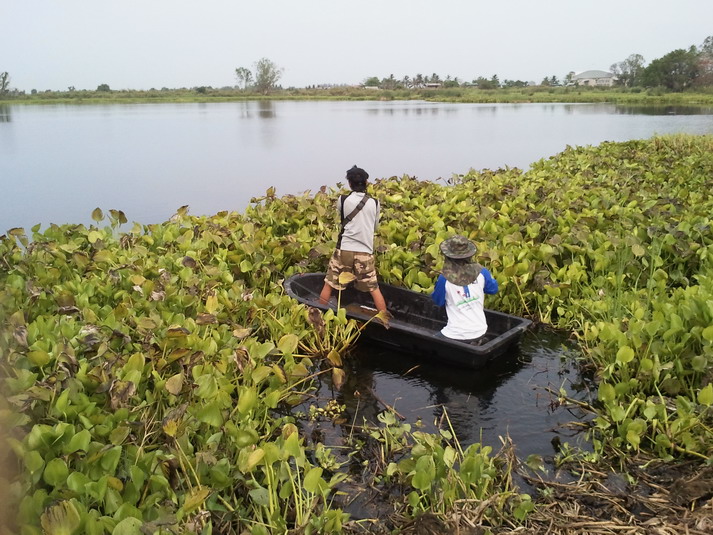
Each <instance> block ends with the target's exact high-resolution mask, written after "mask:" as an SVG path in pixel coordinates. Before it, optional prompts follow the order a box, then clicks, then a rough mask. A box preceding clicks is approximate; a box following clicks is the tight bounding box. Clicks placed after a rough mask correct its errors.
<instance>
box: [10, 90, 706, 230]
mask: <svg viewBox="0 0 713 535" xmlns="http://www.w3.org/2000/svg"><path fill="white" fill-rule="evenodd" d="M676 132H688V133H694V134H704V133H713V109H711V108H707V109H697V108H655V109H651V108H646V109H637V108H624V107H616V106H614V105H609V104H455V103H430V102H416V101H409V102H378V101H373V102H331V101H325V102H290V101H275V102H271V101H259V102H258V101H256V102H235V103H213V104H210V103H209V104H205V103H192V104H191V103H189V104H114V105H42V106H23V105H19V106H18V105H12V106H8V105H4V106H0V185H1V186H2V195H0V233H1V232H4V231H6V230H8V229H10V228H12V227H17V226H21V227H25V228H27V229H29V228H30V227H31V226H33V225H35V224H37V223H40V224H42V225H43V228H44V227H46V226H47V225H48V224H49V223H90V222H91V217H90V214H91V212H92V210H93V209H94V208H96V207H101V208H102V209H104V210H105V211H106V210H108V209H111V208H113V209H117V210H122V211H124V212H125V214H126V216H127V218H128V219H129V221H138V222H140V223H144V224H146V223H157V222H161V221H165V220H166V219H168V218H169V217H170V216H171V215H172V214H173V213H174V212H175V211H176V209H177V208H179V207H180V206H183V205H189V206H190V213H192V214H196V215H210V214H214V213H216V212H218V211H221V210H237V211H241V210H243V209H244V208H245V207H246V206H247V205H248V203H249V202H250V199H251V198H252V197H255V196H260V195H262V194H264V192H265V190H266V189H267V188H268V187H270V186H275V187H276V188H277V193H278V195H283V194H287V193H301V192H303V191H306V190H310V191H312V192H314V191H316V190H317V189H319V188H320V187H321V186H323V185H327V186H334V185H336V184H337V182H344V173H345V171H346V169H348V168H349V167H351V166H352V165H354V164H358V165H359V166H361V167H364V168H365V169H366V170H367V171H368V172H369V173H370V174H371V177H372V178H381V177H389V176H394V175H396V176H402V175H404V174H408V175H410V176H416V177H418V178H421V179H427V180H436V179H438V178H441V177H442V178H449V177H451V176H452V175H453V174H454V173H456V174H462V173H466V172H467V171H468V170H469V169H471V168H474V169H483V168H491V169H497V168H500V167H505V166H509V167H520V168H523V169H526V168H527V167H528V166H529V165H530V164H531V163H532V162H534V161H537V160H539V159H540V158H547V157H550V156H552V155H554V154H556V153H558V152H560V151H562V150H563V149H564V148H565V147H566V146H567V145H594V144H598V143H600V142H602V141H605V140H609V141H623V140H628V139H635V138H648V137H650V136H652V135H654V134H666V133H676Z"/></svg>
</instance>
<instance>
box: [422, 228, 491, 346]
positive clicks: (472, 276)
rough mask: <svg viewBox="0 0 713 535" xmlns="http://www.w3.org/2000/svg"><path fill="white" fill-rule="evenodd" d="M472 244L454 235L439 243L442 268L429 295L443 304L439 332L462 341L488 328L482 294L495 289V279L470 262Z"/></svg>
mask: <svg viewBox="0 0 713 535" xmlns="http://www.w3.org/2000/svg"><path fill="white" fill-rule="evenodd" d="M475 251H476V248H475V244H474V243H472V242H471V241H470V240H468V238H466V237H465V236H460V235H455V236H453V237H451V238H449V239H447V240H445V241H443V242H442V243H441V252H442V253H443V256H445V259H444V261H443V272H442V274H441V275H439V276H438V280H437V281H436V286H435V288H434V289H433V293H432V294H431V298H432V299H433V301H434V302H435V303H436V304H437V305H438V306H444V305H445V307H446V315H447V316H448V323H447V324H446V326H445V327H444V328H443V329H441V332H440V333H439V335H442V336H445V337H447V338H452V339H454V340H459V341H461V342H471V341H473V340H475V339H477V338H480V337H481V336H483V335H484V334H485V332H486V331H487V330H488V324H487V322H486V320H485V311H484V307H483V301H484V298H485V295H484V294H495V293H497V292H498V281H496V280H495V279H494V278H493V276H492V275H491V274H490V271H488V270H487V269H485V268H484V267H483V266H481V265H480V264H478V263H474V262H471V258H472V257H473V255H475Z"/></svg>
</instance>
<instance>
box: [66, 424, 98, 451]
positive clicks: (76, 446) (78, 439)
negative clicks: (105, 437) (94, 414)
mask: <svg viewBox="0 0 713 535" xmlns="http://www.w3.org/2000/svg"><path fill="white" fill-rule="evenodd" d="M91 440H92V434H91V433H90V432H89V431H87V430H86V429H82V430H81V431H80V432H79V433H76V434H75V435H74V436H73V437H72V438H71V440H70V441H69V443H68V444H67V445H66V446H65V448H64V453H74V452H75V451H79V450H82V451H87V448H88V447H89V443H90V442H91Z"/></svg>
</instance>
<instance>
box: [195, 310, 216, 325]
mask: <svg viewBox="0 0 713 535" xmlns="http://www.w3.org/2000/svg"><path fill="white" fill-rule="evenodd" d="M211 323H218V318H216V317H215V314H206V313H201V314H198V316H196V324H197V325H209V324H211Z"/></svg>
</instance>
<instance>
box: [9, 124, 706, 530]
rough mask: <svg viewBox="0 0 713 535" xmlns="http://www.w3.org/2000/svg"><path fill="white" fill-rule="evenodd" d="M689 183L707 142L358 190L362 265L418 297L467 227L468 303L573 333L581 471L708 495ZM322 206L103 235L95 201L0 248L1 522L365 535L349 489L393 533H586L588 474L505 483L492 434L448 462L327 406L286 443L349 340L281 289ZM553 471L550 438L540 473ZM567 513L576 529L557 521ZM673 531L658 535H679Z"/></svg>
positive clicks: (327, 201)
mask: <svg viewBox="0 0 713 535" xmlns="http://www.w3.org/2000/svg"><path fill="white" fill-rule="evenodd" d="M711 192H713V138H711V137H706V136H701V137H695V136H673V137H660V138H653V139H650V140H642V141H630V142H626V143H603V144H601V145H599V146H598V147H578V148H567V149H566V150H565V151H563V152H562V153H561V154H558V155H556V156H554V157H552V158H550V159H548V160H541V161H540V162H537V163H536V164H534V165H533V166H532V167H531V169H530V170H528V171H527V172H522V171H521V170H519V169H500V170H496V171H490V170H484V171H480V172H475V171H472V172H470V173H468V174H466V175H462V176H454V177H453V178H452V179H451V180H449V181H447V182H446V183H443V184H441V183H436V182H427V181H420V180H415V179H413V178H409V177H407V176H404V177H402V178H398V177H393V178H389V179H384V180H379V181H377V182H376V184H374V186H373V191H372V194H373V195H374V196H375V197H377V198H379V199H380V201H381V202H382V210H383V215H382V224H381V226H380V229H379V233H378V235H377V237H376V243H375V245H376V250H377V255H378V259H377V266H378V269H379V276H380V278H381V279H382V280H384V281H385V282H388V283H391V284H401V285H404V286H407V287H409V288H412V289H414V290H417V291H423V292H428V291H430V290H431V289H432V285H433V281H434V280H435V276H436V274H437V272H438V269H439V268H440V265H439V262H440V255H439V253H438V244H439V243H440V241H442V240H443V239H445V238H446V237H448V236H450V235H452V234H453V233H456V232H457V233H460V234H464V235H466V236H467V237H468V238H469V239H471V240H473V241H474V242H475V243H476V244H477V245H478V249H479V251H482V255H481V256H482V257H483V261H484V262H486V263H487V264H488V266H489V268H491V271H492V272H493V274H494V276H495V277H496V278H497V279H498V283H499V285H500V292H499V293H498V295H497V296H494V298H493V301H491V306H492V307H493V308H497V309H500V310H503V311H506V312H509V313H514V314H517V315H527V316H529V317H531V318H533V319H534V320H536V321H538V322H541V323H545V324H550V325H552V326H554V327H557V328H560V329H566V330H568V331H570V332H572V333H573V335H574V336H576V337H577V338H578V339H579V341H580V343H581V345H582V347H583V348H584V350H585V357H586V361H585V362H583V365H587V366H590V367H591V368H592V369H594V370H595V371H596V373H597V377H598V379H599V389H598V399H597V400H596V402H595V403H593V405H592V406H591V407H589V409H590V410H592V411H594V412H595V413H596V417H595V418H594V419H593V423H592V424H591V426H590V427H589V429H588V433H589V437H590V439H591V441H592V443H593V446H594V451H593V452H592V453H588V454H587V457H586V459H584V458H582V460H581V461H580V462H581V463H584V462H585V461H586V463H587V468H586V472H587V473H589V474H590V475H591V474H594V475H596V473H598V472H597V470H598V468H597V466H600V464H602V463H606V465H607V466H609V467H612V470H614V469H616V470H617V471H619V472H621V473H623V474H624V475H623V476H621V477H625V478H629V480H630V479H632V478H638V479H641V480H644V479H645V478H646V477H649V476H647V475H646V474H649V472H647V471H646V467H647V466H648V467H649V468H651V467H658V466H684V465H685V466H686V467H687V472H686V477H687V478H688V479H685V478H684V479H683V480H682V481H699V482H700V481H709V479H710V478H707V477H705V474H706V472H705V470H707V469H706V468H705V466H706V464H707V463H709V462H710V460H711V458H713V409H711V405H713V383H712V379H713V377H712V375H711V369H712V368H711V364H712V363H713V267H712V264H711V262H712V261H713V234H712V233H711V220H710V214H711V213H713V196H712V194H711ZM336 193H337V192H336V191H327V190H326V189H323V190H321V191H319V192H317V193H316V194H314V195H312V194H310V193H306V194H303V195H286V196H284V197H280V198H278V197H277V196H276V195H275V191H274V189H272V188H271V189H269V190H268V191H267V192H266V195H265V196H264V197H262V198H258V199H253V201H252V202H251V205H250V206H249V207H248V208H247V209H246V210H245V212H244V213H240V214H239V213H228V212H221V213H219V214H216V215H215V216H212V217H193V216H190V215H188V209H187V207H182V208H181V209H179V210H178V212H177V213H176V215H175V216H174V217H172V218H171V220H170V221H167V222H165V223H163V224H159V225H143V226H142V225H139V224H134V225H133V226H132V227H131V228H130V229H127V230H123V229H122V227H123V225H126V224H127V221H126V216H125V215H124V214H123V213H122V212H120V211H118V210H111V211H109V215H108V224H107V219H105V214H104V213H103V212H102V211H101V210H98V209H97V210H95V212H94V213H93V217H94V220H95V222H96V225H91V226H89V227H85V226H83V225H63V226H57V225H52V226H50V227H49V228H48V229H46V230H44V231H43V232H40V229H39V227H35V228H34V229H32V230H31V232H30V233H29V234H28V233H26V231H25V230H24V229H12V230H11V231H9V232H8V233H7V235H5V236H2V237H0V320H1V321H2V323H1V325H0V350H1V355H0V372H1V374H2V379H1V383H0V384H1V389H2V393H3V397H2V398H0V403H1V404H2V405H0V426H1V427H2V428H3V429H5V430H6V434H7V436H6V437H4V441H5V444H6V445H7V447H4V448H0V452H1V453H0V456H2V458H1V459H0V465H2V466H7V467H8V468H7V473H6V474H4V480H3V481H0V487H2V488H5V489H8V490H7V491H6V493H7V494H8V495H7V497H6V499H5V501H6V503H11V504H13V507H12V509H14V510H16V511H17V518H16V519H14V520H12V522H11V524H10V526H9V527H8V531H7V532H8V533H9V532H20V533H23V534H28V535H32V534H39V533H42V532H43V531H44V532H45V533H88V534H94V533H96V534H101V533H119V534H124V533H127V534H133V533H186V532H187V533H211V532H214V533H236V534H237V533H245V532H249V533H254V534H258V535H259V534H268V533H287V532H293V533H302V532H304V533H339V532H359V531H360V530H372V532H373V530H376V529H377V528H376V527H375V526H377V522H376V519H372V520H374V521H373V522H372V521H370V519H351V518H350V516H349V515H348V514H347V513H346V512H345V511H344V509H343V508H342V507H340V504H341V503H344V492H345V491H344V490H343V489H345V488H348V486H349V485H356V484H362V485H366V486H368V487H369V488H371V489H374V490H376V491H378V493H379V494H380V495H382V499H383V500H384V504H385V506H386V507H388V511H385V512H384V514H386V515H387V516H388V517H389V519H390V520H389V526H391V528H392V529H401V530H402V531H404V532H415V531H414V529H415V528H414V526H416V525H417V524H416V523H414V522H416V521H419V522H421V524H418V525H421V526H429V525H430V526H431V527H432V528H433V530H432V531H434V532H438V530H439V529H440V530H441V531H442V530H443V529H459V528H463V529H466V528H468V529H475V528H476V527H477V528H478V529H483V530H485V529H487V530H490V531H491V532H498V531H500V532H505V531H507V530H510V529H516V528H517V527H518V526H524V527H527V526H528V525H531V526H532V527H537V526H539V527H540V528H541V527H542V526H544V525H545V523H546V520H543V518H544V517H543V515H545V517H546V516H547V515H548V514H549V515H550V516H549V522H550V523H551V524H550V525H551V526H552V527H553V529H554V528H557V529H559V530H560V532H562V533H564V532H566V530H567V529H570V530H575V529H579V528H581V530H580V532H584V529H585V527H584V526H585V525H586V529H589V530H590V532H596V529H599V528H602V529H601V532H602V533H603V532H605V531H604V528H605V526H604V524H602V522H604V520H602V519H601V517H593V516H591V515H589V516H587V514H586V513H585V512H583V511H584V509H583V508H585V507H586V503H584V502H583V501H582V500H580V499H578V497H577V496H578V495H579V494H585V493H588V494H590V495H594V493H595V486H596V485H597V484H598V483H597V478H596V477H593V478H582V479H581V480H580V482H579V483H580V484H581V485H580V486H575V485H574V484H573V483H567V484H566V485H562V486H557V485H556V484H554V483H552V484H550V483H548V482H547V481H544V480H543V482H542V483H537V484H536V486H537V488H539V489H541V491H540V495H539V496H532V497H531V496H530V495H528V494H526V493H523V492H521V491H519V490H518V489H517V488H516V486H515V485H514V483H513V480H512V473H513V472H514V471H516V470H520V471H525V472H526V471H527V470H526V469H525V467H523V466H521V465H520V463H519V462H518V460H517V459H515V458H514V456H513V454H512V451H511V449H510V448H508V447H507V441H506V446H505V447H504V448H503V450H502V451H500V452H492V451H490V449H489V448H487V447H482V446H481V445H479V444H473V445H470V446H468V447H461V445H460V443H459V441H458V437H456V436H455V434H454V433H453V432H452V430H449V429H448V427H447V426H445V427H444V428H443V429H441V432H440V433H438V434H428V433H423V432H421V431H418V430H412V429H411V426H410V424H409V423H406V422H402V421H400V420H399V418H398V417H399V415H398V414H397V413H395V412H393V411H390V410H388V408H387V410H385V411H384V412H383V413H381V415H380V418H379V422H378V425H367V424H366V423H364V425H362V422H342V421H341V420H340V411H339V406H338V405H337V404H336V403H329V402H328V403H327V405H325V406H323V407H317V406H315V407H314V409H312V410H311V411H310V416H309V417H310V418H312V419H324V418H329V419H330V420H331V421H332V422H334V424H335V425H344V426H347V429H349V430H350V431H349V432H348V433H345V436H347V437H348V438H346V439H345V441H344V443H343V444H339V445H334V444H324V443H322V442H321V441H320V440H319V437H318V436H312V435H310V436H308V433H307V429H308V427H309V426H308V425H305V421H303V419H302V418H300V417H299V415H298V414H296V412H295V410H294V408H295V407H297V406H298V405H303V404H304V403H306V402H309V400H310V399H311V398H312V396H313V395H314V392H315V390H316V384H317V382H319V381H328V382H330V383H331V384H332V388H333V389H335V390H339V388H340V387H341V386H342V383H343V381H344V371H343V369H342V368H341V364H342V361H343V359H345V358H349V354H348V350H349V347H350V346H351V344H353V343H354V341H355V340H356V339H357V338H358V334H359V332H360V329H361V328H362V326H360V325H358V324H356V323H354V322H353V321H352V320H348V319H347V318H346V317H345V316H344V314H343V311H338V312H337V313H327V314H325V315H321V314H316V313H315V311H314V310H309V309H307V308H305V307H304V306H303V305H300V304H298V303H296V302H295V301H293V300H292V299H290V298H289V297H288V296H287V295H286V294H285V292H284V291H283V289H282V286H281V282H282V280H284V278H285V277H287V276H289V275H291V274H293V273H297V272H304V271H323V270H324V268H325V267H326V264H327V261H328V255H329V253H330V252H331V250H332V248H333V247H334V238H335V229H336V221H334V214H333V202H334V201H333V199H334V195H336ZM561 402H562V403H568V398H567V395H566V392H562V393H561ZM446 421H447V419H446ZM337 447H339V448H346V450H348V451H349V452H350V455H349V456H348V457H349V459H350V460H349V461H347V462H346V463H342V462H341V461H338V460H337V456H336V455H335V453H334V449H335V448H337ZM341 458H343V456H341V455H340V456H339V459H341ZM573 458H578V457H577V455H576V453H573V452H572V451H570V450H569V449H568V448H567V445H566V444H565V445H563V446H562V448H561V450H560V457H559V462H560V465H561V467H567V466H572V462H571V461H572V459H573ZM633 459H637V460H638V459H647V460H646V461H642V463H641V464H636V463H635V462H634V461H632V460H633ZM575 464H576V463H575ZM576 466H579V468H576V467H575V468H572V470H574V471H575V472H576V471H577V470H580V473H582V474H584V473H585V470H583V469H582V468H581V466H583V465H581V464H579V465H576ZM527 473H529V474H530V476H529V477H531V478H532V477H534V476H532V473H531V472H527ZM357 474H359V475H358V476H357ZM538 477H539V476H538ZM696 478H698V479H696ZM533 481H534V479H533ZM548 485H549V486H548ZM651 488H653V489H654V491H655V492H659V491H660V490H661V489H660V488H659V487H656V486H654V484H653V483H652V486H651ZM701 488H702V489H703V490H702V491H701V492H700V493H698V494H696V495H693V494H690V495H688V494H687V495H686V496H683V494H682V493H679V494H678V495H677V498H676V500H678V501H676V500H673V501H674V502H675V503H674V505H672V506H670V507H669V508H668V509H666V510H667V511H668V513H666V512H665V511H664V512H662V513H661V515H663V516H662V517H661V518H663V520H662V522H666V519H667V518H669V517H671V518H673V517H674V516H675V514H678V513H680V512H681V511H682V509H681V507H685V508H686V510H687V511H694V510H696V508H698V507H704V506H705V505H704V504H705V500H710V497H711V494H713V491H711V489H710V487H705V485H703V486H701ZM706 489H707V490H706ZM660 495H662V493H661V492H659V494H657V495H656V496H660ZM383 496H386V498H383ZM682 496H683V497H682ZM665 499H667V500H668V499H669V497H668V496H666V497H665ZM657 500H658V498H657ZM649 501H650V500H649ZM608 503H614V502H608ZM538 504H539V505H538ZM676 504H678V505H676ZM612 507H614V508H615V509H616V510H617V511H619V513H621V514H619V513H617V514H616V515H614V514H612V515H611V516H610V518H609V519H608V521H610V522H616V519H623V518H629V520H631V519H632V518H634V516H635V515H631V516H630V517H627V516H626V514H627V513H626V511H628V512H629V513H631V511H632V510H633V509H632V508H634V507H647V508H648V509H650V510H652V511H656V509H655V507H653V506H652V505H651V503H649V502H646V503H644V501H643V500H639V501H638V502H637V501H636V500H633V501H631V500H630V501H628V502H627V501H625V500H620V501H617V502H616V504H615V505H612ZM662 507H663V506H662ZM666 507H668V506H666ZM575 509H576V510H575ZM660 511H663V509H660ZM580 513H581V514H582V517H583V518H584V517H585V516H587V520H586V522H588V523H585V524H581V525H580V526H579V527H577V526H575V525H574V524H573V523H572V522H575V523H576V521H575V520H572V521H571V522H570V523H569V524H566V523H564V524H559V523H558V516H557V515H565V514H567V515H574V517H575V518H576V517H577V515H579V514H580ZM649 520H650V519H649ZM631 521H632V522H634V521H635V522H638V520H636V519H635V520H631ZM645 521H646V520H645V519H644V520H641V525H644V524H643V522H645ZM583 522H584V520H583ZM696 522H698V520H696V521H695V522H694V521H692V522H691V523H684V522H681V523H679V524H678V526H679V527H681V526H686V528H687V529H689V530H691V531H690V532H691V533H693V532H694V531H692V530H695V529H701V530H702V529H703V528H701V527H700V526H701V524H700V523H696ZM620 525H621V524H620ZM654 527H656V526H654ZM424 529H425V528H424ZM612 529H620V528H612ZM662 529H663V528H662ZM409 530H410V531H409ZM421 532H424V531H421ZM552 532H553V533H554V532H556V531H552ZM570 532H575V531H570Z"/></svg>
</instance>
